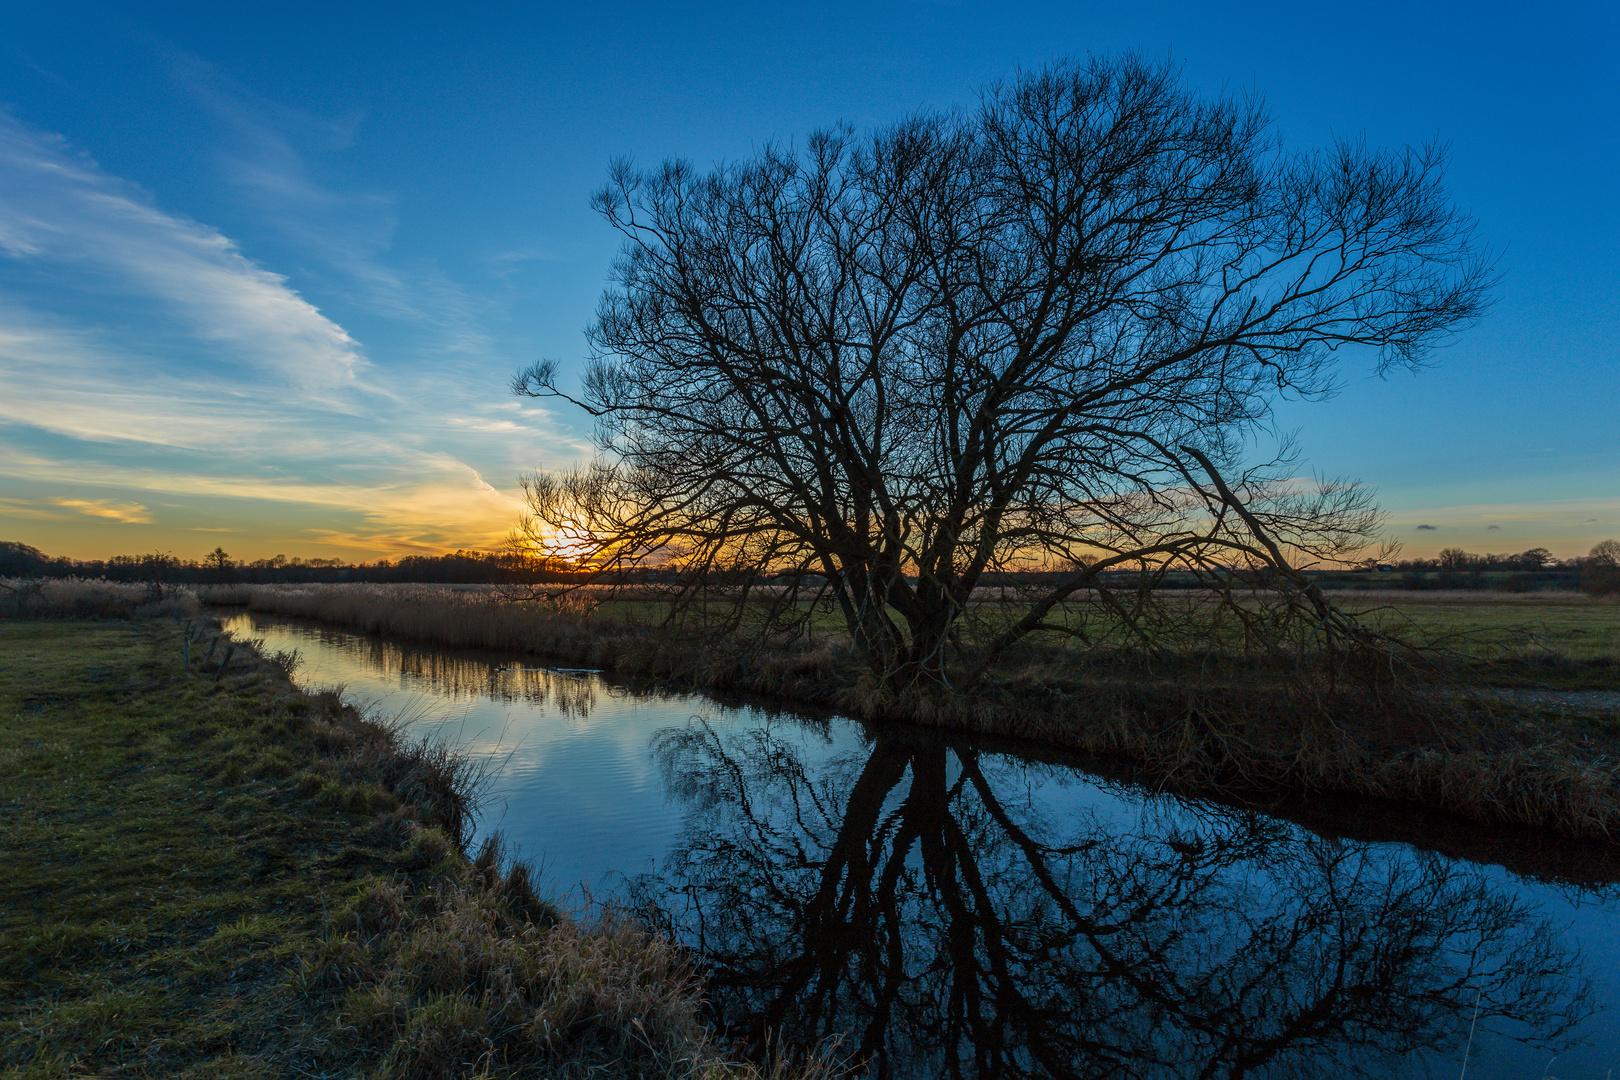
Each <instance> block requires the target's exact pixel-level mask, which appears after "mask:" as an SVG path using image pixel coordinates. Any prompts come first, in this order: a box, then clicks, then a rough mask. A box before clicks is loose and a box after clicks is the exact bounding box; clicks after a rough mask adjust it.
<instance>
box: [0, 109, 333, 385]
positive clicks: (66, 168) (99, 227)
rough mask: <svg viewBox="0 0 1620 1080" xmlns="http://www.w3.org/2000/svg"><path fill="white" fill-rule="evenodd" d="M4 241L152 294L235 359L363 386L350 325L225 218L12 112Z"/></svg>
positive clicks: (5, 141) (1, 157)
mask: <svg viewBox="0 0 1620 1080" xmlns="http://www.w3.org/2000/svg"><path fill="white" fill-rule="evenodd" d="M0 251H3V252H4V253H5V254H7V255H9V256H10V257H11V258H13V259H18V260H23V261H30V262H45V263H49V264H53V265H55V266H59V267H60V266H65V267H66V268H68V269H69V270H70V271H71V272H72V274H73V275H74V276H75V278H76V279H77V280H78V281H79V282H81V283H83V284H88V281H87V279H91V278H94V279H100V280H102V281H104V282H107V283H110V284H111V286H112V287H113V288H114V289H116V290H118V291H121V292H126V293H129V294H133V295H138V296H144V297H146V298H147V299H148V300H150V301H154V302H156V303H158V304H161V305H163V306H164V307H165V308H166V309H168V310H169V311H170V312H171V313H172V314H173V315H174V316H175V317H177V318H179V319H181V320H184V321H185V322H186V323H188V324H189V326H190V329H191V331H192V333H193V334H195V335H196V336H197V337H199V338H201V339H203V340H205V341H207V342H210V343H212V344H213V345H215V347H216V348H217V349H218V350H219V352H220V354H221V355H222V356H223V357H227V358H228V361H229V362H242V361H246V362H248V363H253V364H256V365H258V366H259V367H261V368H262V369H264V370H266V371H269V372H273V373H274V374H275V375H277V376H278V377H282V378H285V379H288V380H290V381H291V382H293V383H294V384H296V385H298V386H300V387H304V388H309V389H315V390H325V389H331V388H334V387H345V386H351V385H353V384H354V383H356V382H357V380H358V378H359V376H360V373H361V371H362V370H363V368H364V367H365V360H364V358H363V357H362V356H361V354H360V349H359V346H358V345H357V343H356V342H355V341H354V339H353V338H351V337H350V336H349V335H348V333H347V332H346V331H344V329H343V328H342V327H341V326H338V325H337V324H336V323H334V322H332V321H331V320H330V319H328V318H326V317H325V316H323V315H322V314H321V313H320V311H318V310H317V309H316V308H315V306H314V305H312V304H310V303H309V302H308V301H307V300H305V299H303V298H302V297H301V296H299V295H298V294H297V293H296V292H295V291H293V290H292V289H291V288H289V287H288V286H287V283H286V279H285V278H283V277H282V276H280V275H278V274H274V273H271V272H269V271H268V270H265V269H263V268H261V267H259V266H257V265H255V264H254V263H252V262H250V261H249V260H248V259H246V258H245V257H243V255H242V253H241V252H240V251H239V250H238V249H237V247H236V245H235V244H233V243H232V242H231V241H230V240H229V239H227V238H226V237H225V236H223V235H222V234H220V233H219V232H218V231H217V230H214V229H211V228H209V227H208V226H205V225H201V224H198V223H196V222H194V221H190V220H187V219H185V218H183V217H181V216H178V215H175V214H170V213H165V212H164V211H162V210H160V209H158V208H157V207H156V206H155V205H154V203H153V201H152V199H151V198H150V197H149V196H147V195H146V194H145V193H144V192H142V191H140V190H139V189H138V188H136V187H134V186H133V185H131V184H128V183H126V182H125V181H123V180H120V179H118V178H117V177H113V176H110V175H108V174H107V173H106V172H104V171H103V170H102V169H101V168H100V166H98V165H97V164H96V163H95V162H94V161H93V160H91V159H90V158H89V157H87V156H85V155H83V154H80V153H76V152H75V151H73V150H72V149H71V148H70V147H69V146H68V145H67V143H66V142H65V141H64V140H63V139H61V138H60V137H58V136H54V135H48V134H43V133H40V132H35V131H32V130H30V129H28V128H26V127H24V126H23V125H22V124H20V123H18V122H17V121H16V120H15V119H14V118H13V117H11V116H9V115H7V114H5V113H3V112H0Z"/></svg>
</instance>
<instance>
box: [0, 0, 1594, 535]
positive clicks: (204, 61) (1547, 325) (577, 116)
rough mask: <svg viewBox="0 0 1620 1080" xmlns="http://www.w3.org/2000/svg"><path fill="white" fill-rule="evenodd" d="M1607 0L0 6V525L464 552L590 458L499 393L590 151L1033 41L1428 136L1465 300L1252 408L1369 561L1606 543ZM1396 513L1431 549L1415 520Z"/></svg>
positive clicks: (551, 298) (795, 105) (574, 326)
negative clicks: (1476, 314) (1464, 260)
mask: <svg viewBox="0 0 1620 1080" xmlns="http://www.w3.org/2000/svg"><path fill="white" fill-rule="evenodd" d="M1617 11H1620V8H1617V7H1616V6H1615V5H1613V4H1598V3H1591V4H1548V5H1537V6H1526V5H1513V6H1509V5H1495V6H1493V5H1491V4H1467V5H1463V4H1412V3H1403V4H1376V3H1372V4H1369V3H1360V4H1354V5H1351V4H1344V5H1302V4H1297V3H1294V4H1258V3H1257V4H1210V3H1207V2H1204V3H1197V4H1192V3H1174V2H1171V3H1157V4H1152V5H1142V4H1109V3H1096V4H1009V3H1002V4H976V3H966V2H963V3H909V2H907V3H895V4H861V5H854V4H848V5H846V4H837V3H833V4H823V5H815V6H787V5H768V4H766V5H761V4H748V5H742V4H738V5H724V4H685V5H683V4H674V3H665V4H658V5H624V4H621V5H611V6H607V5H604V6H600V7H589V6H583V5H581V6H573V5H570V6H561V5H558V6H555V7H553V6H550V5H545V4H539V5H528V6H525V7H522V8H518V7H511V8H507V7H503V6H493V5H480V4H474V3H467V4H460V5H433V6H410V5H399V4H389V5H375V6H368V5H362V4H332V3H326V4H322V5H308V6H305V5H298V4H276V5H255V4H239V5H224V4H218V3H211V4H207V5H183V4H161V5H139V4H126V5H102V4H76V3H56V4H51V5H44V4H35V5H29V6H27V7H21V6H18V7H17V8H15V9H14V10H12V11H11V12H9V13H8V14H7V16H6V19H5V25H4V32H3V34H0V539H16V540H22V541H24V542H27V543H31V544H34V545H35V546H38V547H41V548H43V549H45V550H47V551H49V552H53V553H65V554H71V555H75V556H79V557H100V556H105V555H108V554H112V553H115V552H139V551H150V550H154V549H167V550H172V551H174V552H175V553H176V554H178V555H181V556H184V557H191V558H195V557H199V556H201V555H202V554H203V553H204V552H206V551H208V550H210V549H211V548H213V547H214V546H215V545H216V544H221V545H223V546H224V547H225V548H226V549H227V550H228V551H230V552H231V553H232V554H233V555H236V556H239V557H247V558H257V557H262V556H266V555H271V554H275V553H278V552H282V553H286V554H288V555H295V554H296V555H304V556H317V555H318V556H332V555H336V556H340V557H345V558H357V557H364V558H373V557H376V556H379V555H399V554H404V553H408V552H412V551H439V550H443V549H446V548H453V547H456V546H462V545H465V546H484V547H488V546H494V545H496V544H498V543H499V540H500V538H501V537H502V535H504V533H505V531H506V530H507V529H508V528H509V527H510V525H511V523H512V521H513V519H514V517H515V515H516V513H517V511H518V503H517V500H516V497H515V496H516V490H517V485H516V477H517V475H518V474H519V473H520V472H524V471H528V470H531V469H535V468H554V467H559V466H563V465H566V464H568V463H569V462H571V461H573V460H575V459H577V458H578V457H580V456H581V455H583V454H585V453H586V452H587V448H586V441H585V434H586V427H585V424H584V423H583V422H582V420H581V418H580V417H579V416H577V415H574V414H571V413H569V412H567V411H564V410H560V409H549V408H541V407H537V403H534V402H529V403H520V402H518V401H517V400H515V399H513V398H511V397H510V396H509V395H508V394H507V393H506V390H505V385H506V382H507V380H508V378H509V377H510V375H511V373H512V372H513V371H514V370H515V369H516V368H518V367H520V366H522V365H525V364H527V363H529V362H531V361H532V360H534V359H537V358H539V357H555V358H559V359H562V360H564V361H565V366H566V365H567V364H572V363H575V362H577V361H578V359H579V358H580V357H581V356H582V355H583V352H584V340H583V336H582V330H583V328H584V327H585V325H586V324H587V322H588V321H589V320H590V317H591V314H592V311H593V309H594V307H595V304H596V300H597V297H598V296H599V295H600V293H601V291H602V288H603V285H604V283H605V276H606V272H607V267H608V264H609V262H610V261H611V259H612V257H613V255H614V252H615V250H616V246H617V245H616V240H615V237H614V234H613V233H612V232H611V231H610V230H609V229H608V228H607V227H606V226H604V225H603V224H602V223H600V222H599V221H598V220H597V219H596V218H595V217H594V216H593V215H592V214H591V212H590V210H589V207H588V205H587V203H588V199H589V197H590V194H591V193H592V191H593V190H594V189H595V188H596V187H597V186H598V185H599V184H600V183H601V182H602V181H603V179H604V177H605V173H606V169H607V165H608V162H609V160H610V159H611V158H613V157H615V156H617V155H631V156H633V157H635V158H636V159H638V160H640V161H643V162H653V161H657V160H660V159H662V158H664V157H667V156H681V157H686V158H690V159H692V160H694V161H696V162H698V163H699V164H703V165H708V164H711V163H713V162H715V161H718V160H721V159H725V158H734V157H738V156H741V155H745V154H748V153H750V152H751V151H752V150H753V149H755V148H757V147H759V146H760V145H761V144H763V143H764V142H767V141H769V140H772V139H781V140H787V139H792V138H794V137H802V136H803V135H804V134H805V133H806V132H808V131H810V130H812V129H814V128H816V127H819V126H823V125H826V124H829V123H831V122H834V121H837V120H847V121H850V122H853V123H855V124H856V125H858V126H868V125H875V124H881V123H885V122H887V121H890V120H893V119H895V118H897V117H899V116H902V115H904V114H905V113H907V112H910V111H913V110H916V109H919V108H934V107H950V106H953V105H959V104H968V103H971V102H972V101H973V100H974V95H975V92H976V90H977V89H978V88H979V87H980V86H982V85H983V84H984V83H986V82H988V81H990V80H993V79H996V78H999V77H1002V76H1005V75H1007V74H1008V73H1009V72H1011V71H1012V70H1014V69H1015V68H1016V67H1018V66H1020V65H1022V66H1025V67H1036V66H1039V65H1041V64H1044V63H1045V62H1047V61H1049V60H1051V59H1053V58H1056V57H1059V56H1062V55H1083V54H1085V53H1087V52H1093V53H1112V52H1118V51H1121V50H1125V49H1137V50H1141V51H1143V52H1146V53H1147V54H1149V55H1150V56H1155V57H1158V56H1166V57H1174V58H1175V59H1177V60H1178V61H1179V62H1181V63H1182V64H1183V65H1184V71H1185V77H1186V79H1187V80H1188V82H1189V83H1191V84H1192V85H1194V86H1196V87H1200V88H1203V89H1206V90H1208V91H1210V92H1218V91H1220V90H1221V89H1223V88H1227V89H1233V88H1253V89H1256V90H1258V91H1260V92H1261V93H1262V94H1263V95H1264V96H1265V97H1266V99H1267V101H1268V102H1269V103H1270V105H1271V108H1272V110H1273V112H1274V114H1275V116H1276V118H1277V125H1278V128H1279V130H1280V131H1281V132H1282V133H1283V135H1284V136H1285V137H1286V138H1287V140H1288V142H1289V144H1290V145H1294V146H1309V145H1319V144H1322V143H1325V142H1326V141H1328V140H1330V139H1332V138H1335V137H1343V136H1356V135H1365V136H1366V138H1367V139H1368V140H1369V141H1370V142H1372V143H1374V144H1382V145H1398V144H1404V143H1421V142H1424V141H1426V140H1430V139H1436V138H1438V139H1440V140H1443V141H1445V142H1448V143H1449V144H1450V145H1451V148H1452V163H1451V166H1450V170H1449V178H1450V183H1451V188H1452V191H1453V193H1454V196H1455V198H1456V201H1457V202H1458V203H1459V204H1460V205H1462V206H1463V207H1465V208H1467V209H1468V210H1469V211H1470V212H1472V213H1473V214H1474V215H1475V216H1476V217H1477V218H1478V220H1479V238H1480V240H1481V241H1482V243H1484V244H1485V245H1486V246H1488V247H1490V248H1492V249H1494V250H1495V251H1497V252H1498V253H1499V259H1498V267H1499V270H1500V271H1501V273H1502V283H1501V286H1500V287H1499V289H1498V291H1497V303H1496V307H1495V309H1494V310H1493V311H1492V312H1491V314H1490V315H1489V316H1488V317H1487V318H1486V319H1485V320H1484V321H1483V322H1482V323H1481V324H1480V325H1479V326H1478V327H1477V328H1475V329H1473V330H1471V331H1469V332H1468V333H1466V334H1465V335H1463V336H1462V337H1461V339H1460V340H1459V341H1458V342H1457V343H1456V344H1455V345H1454V346H1452V347H1451V348H1448V349H1446V350H1444V351H1443V352H1442V353H1440V354H1439V355H1438V356H1437V357H1436V358H1435V359H1436V361H1437V362H1436V364H1435V365H1434V366H1433V367H1431V368H1430V369H1429V370H1426V371H1423V372H1421V373H1419V374H1417V375H1408V374H1404V373H1402V374H1396V375H1394V376H1391V377H1389V378H1388V379H1383V380H1380V379H1375V378H1371V377H1370V367H1371V361H1370V358H1367V357H1359V358H1358V357H1354V356H1349V357H1346V359H1345V362H1344V367H1343V369H1342V372H1341V377H1342V383H1343V390H1342V391H1341V393H1339V394H1338V396H1336V397H1335V398H1334V399H1332V400H1330V401H1327V402H1315V403H1288V404H1285V405H1284V406H1283V407H1282V408H1281V409H1280V411H1279V422H1280V423H1281V424H1282V425H1283V426H1284V427H1286V428H1289V429H1297V431H1298V433H1299V438H1300V441H1301V443H1302V446H1303V449H1304V451H1305V455H1306V466H1307V467H1308V468H1310V469H1312V470H1314V471H1316V472H1319V473H1323V474H1328V475H1335V476H1352V477H1356V478H1359V479H1361V480H1363V481H1365V482H1367V483H1370V484H1372V485H1374V486H1376V487H1377V488H1379V489H1380V491H1381V493H1382V495H1381V501H1382V502H1383V504H1384V506H1385V507H1386V508H1387V509H1388V510H1389V513H1390V524H1389V531H1390V535H1391V537H1392V538H1394V539H1397V540H1400V541H1403V542H1404V543H1405V544H1406V545H1407V551H1408V552H1409V553H1411V554H1419V555H1421V554H1428V553H1431V552H1432V551H1433V550H1435V549H1437V548H1439V547H1442V546H1452V545H1459V546H1463V547H1466V548H1468V549H1470V550H1475V551H1486V550H1489V551H1517V550H1522V549H1524V548H1526V547H1530V546H1536V545H1545V546H1547V547H1550V548H1552V549H1553V550H1554V551H1555V553H1557V554H1559V555H1566V556H1567V555H1574V554H1579V553H1582V552H1584V551H1585V550H1586V549H1587V548H1588V547H1590V546H1591V545H1592V543H1594V542H1595V541H1596V540H1598V539H1601V538H1603V537H1605V536H1615V535H1620V351H1617V350H1620V344H1617V342H1620V208H1617V199H1616V195H1617V193H1620V183H1617V181H1616V179H1615V178H1616V176H1620V123H1617V121H1616V119H1615V115H1614V113H1615V107H1616V105H1617V104H1620V62H1617V61H1616V56H1617V54H1620V49H1617V47H1620V16H1617V14H1616V12H1617ZM1420 525H1427V526H1431V527H1430V528H1428V529H1420V528H1419V526H1420Z"/></svg>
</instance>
